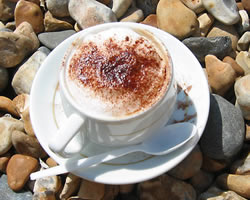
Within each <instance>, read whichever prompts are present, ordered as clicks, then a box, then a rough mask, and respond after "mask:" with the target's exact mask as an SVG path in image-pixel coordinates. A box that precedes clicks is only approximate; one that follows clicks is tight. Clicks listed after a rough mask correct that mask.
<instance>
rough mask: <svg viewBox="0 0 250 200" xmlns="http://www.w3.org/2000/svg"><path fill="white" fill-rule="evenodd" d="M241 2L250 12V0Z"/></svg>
mask: <svg viewBox="0 0 250 200" xmlns="http://www.w3.org/2000/svg"><path fill="white" fill-rule="evenodd" d="M241 3H242V5H243V7H244V9H246V11H247V12H248V13H250V2H249V0H241Z"/></svg>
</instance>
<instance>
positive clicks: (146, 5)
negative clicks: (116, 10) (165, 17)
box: [135, 0, 160, 16]
mask: <svg viewBox="0 0 250 200" xmlns="http://www.w3.org/2000/svg"><path fill="white" fill-rule="evenodd" d="M135 1H136V6H137V7H138V8H139V9H141V10H142V11H143V13H144V15H145V16H148V15H150V14H155V13H156V8H157V5H158V3H159V1H160V0H135Z"/></svg>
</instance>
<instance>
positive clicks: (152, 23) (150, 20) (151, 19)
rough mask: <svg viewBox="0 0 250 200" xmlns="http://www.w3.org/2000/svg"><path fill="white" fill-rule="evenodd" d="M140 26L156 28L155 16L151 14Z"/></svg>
mask: <svg viewBox="0 0 250 200" xmlns="http://www.w3.org/2000/svg"><path fill="white" fill-rule="evenodd" d="M141 23H142V24H147V25H150V26H154V27H156V28H157V27H158V26H157V16H156V14H151V15H149V16H147V17H146V18H145V19H144V20H143V21H142V22H141Z"/></svg>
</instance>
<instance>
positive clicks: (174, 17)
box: [156, 0, 199, 39]
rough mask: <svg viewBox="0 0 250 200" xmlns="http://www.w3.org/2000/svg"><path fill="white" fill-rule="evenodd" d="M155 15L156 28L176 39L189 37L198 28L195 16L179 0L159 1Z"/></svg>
mask: <svg viewBox="0 0 250 200" xmlns="http://www.w3.org/2000/svg"><path fill="white" fill-rule="evenodd" d="M156 14H157V24H158V27H159V28H160V29H162V30H164V31H166V32H168V33H170V34H172V35H173V36H175V37H177V38H178V39H184V38H187V37H189V36H190V35H192V34H193V33H195V32H196V31H197V29H198V28H199V22H198V20H197V16H196V14H195V13H194V12H193V11H192V10H190V9H189V8H187V7H186V6H185V5H184V4H183V3H182V2H181V1H180V0H161V1H160V2H159V4H158V6H157V10H156Z"/></svg>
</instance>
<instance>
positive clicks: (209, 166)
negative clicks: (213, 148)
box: [201, 154, 228, 172]
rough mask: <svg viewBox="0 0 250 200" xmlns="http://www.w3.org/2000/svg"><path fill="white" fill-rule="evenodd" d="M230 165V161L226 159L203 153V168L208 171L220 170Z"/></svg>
mask: <svg viewBox="0 0 250 200" xmlns="http://www.w3.org/2000/svg"><path fill="white" fill-rule="evenodd" d="M227 166H228V162H227V161H224V160H214V159H212V158H209V157H208V156H206V155H205V154H203V162H202V167H201V169H203V170H205V171H207V172H219V171H221V170H223V169H225V168H226V167H227Z"/></svg>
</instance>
